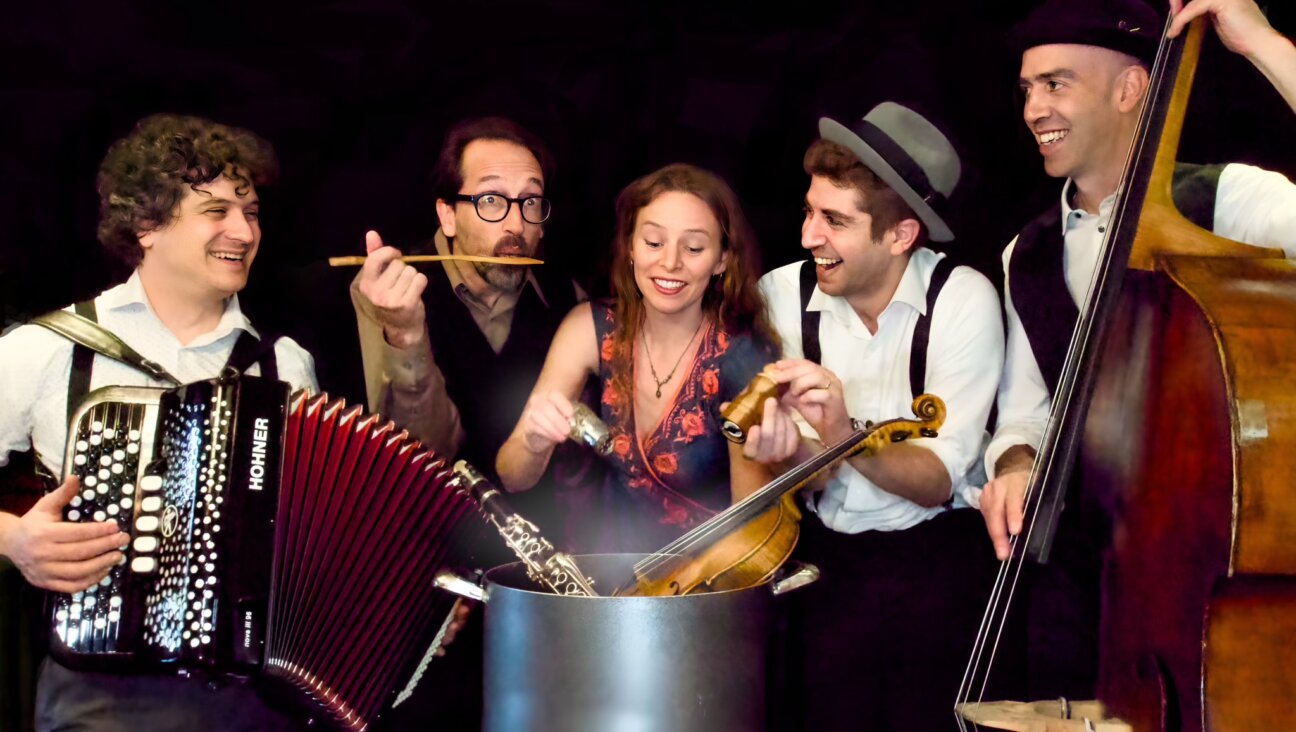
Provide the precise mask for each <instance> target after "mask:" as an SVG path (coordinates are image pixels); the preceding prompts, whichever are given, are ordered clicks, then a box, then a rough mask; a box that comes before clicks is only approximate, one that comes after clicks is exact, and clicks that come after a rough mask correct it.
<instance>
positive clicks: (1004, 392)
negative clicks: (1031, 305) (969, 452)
mask: <svg viewBox="0 0 1296 732" xmlns="http://www.w3.org/2000/svg"><path fill="white" fill-rule="evenodd" d="M1016 243H1017V240H1016V239H1014V240H1013V242H1012V243H1011V244H1009V245H1008V248H1007V249H1005V250H1004V254H1003V261H1004V310H1005V311H1007V314H1008V340H1007V346H1006V350H1005V353H1004V369H1003V376H1002V377H1001V378H1000V380H999V394H998V405H999V419H998V422H997V424H996V426H995V432H994V437H993V438H992V439H991V440H990V444H989V446H987V447H986V454H985V468H986V475H987V476H989V477H990V478H994V477H995V469H994V468H995V463H996V462H997V461H998V460H999V457H1000V456H1001V455H1003V454H1004V452H1005V451H1007V450H1008V448H1010V447H1013V446H1014V445H1027V446H1030V447H1032V448H1035V449H1039V445H1040V441H1041V440H1043V439H1044V428H1045V426H1046V425H1047V424H1048V416H1049V403H1050V398H1049V391H1048V386H1047V385H1046V384H1045V383H1044V375H1043V374H1042V373H1041V372H1040V368H1039V363H1037V362H1036V361H1035V354H1034V352H1033V351H1031V347H1030V341H1029V340H1028V339H1027V337H1026V330H1025V329H1024V328H1023V327H1022V323H1021V318H1020V317H1019V316H1018V315H1017V310H1016V308H1014V307H1013V304H1012V290H1011V288H1012V283H1011V282H1010V281H1009V279H1008V261H1009V259H1010V258H1011V257H1012V252H1013V248H1014V246H1015V245H1016Z"/></svg>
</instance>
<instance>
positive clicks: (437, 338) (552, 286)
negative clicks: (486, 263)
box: [423, 267, 576, 475]
mask: <svg viewBox="0 0 1296 732" xmlns="http://www.w3.org/2000/svg"><path fill="white" fill-rule="evenodd" d="M532 272H533V273H535V276H536V281H537V282H539V283H540V289H541V291H542V292H543V293H544V296H545V300H547V301H548V303H549V304H548V305H545V300H541V299H540V296H539V295H537V294H536V290H535V288H534V287H531V286H529V285H523V287H522V294H521V296H520V297H519V298H518V302H517V307H516V309H515V310H514V311H513V325H512V327H511V328H510V329H509V337H508V340H507V341H505V342H504V347H503V348H502V349H500V352H499V353H498V354H496V353H495V350H494V349H493V348H491V345H490V343H489V342H488V341H487V340H486V336H485V335H483V334H482V332H481V329H480V328H478V327H477V323H476V321H474V320H473V317H472V313H470V312H469V311H468V307H467V306H466V305H464V303H463V302H462V301H461V300H460V299H459V297H458V296H457V295H456V294H455V293H454V290H453V289H452V288H451V286H450V278H449V277H447V276H446V273H445V268H443V267H433V268H429V269H428V270H427V275H428V286H427V289H426V290H424V291H423V303H424V306H425V308H426V311H427V323H428V336H429V338H430V339H431V341H432V354H433V358H434V359H435V360H436V363H437V366H438V367H440V369H441V372H442V374H444V375H445V380H446V391H447V393H449V395H450V398H451V399H452V400H453V401H454V403H455V406H456V407H458V409H459V419H460V423H461V424H462V425H463V429H464V433H465V435H466V437H465V440H464V444H463V447H462V448H461V449H460V451H459V457H462V458H464V459H465V460H467V461H468V462H470V463H472V464H473V466H474V467H476V468H477V469H478V470H481V471H482V472H483V473H484V474H486V475H493V474H494V472H495V453H497V452H499V448H500V445H503V444H504V441H505V440H506V439H508V436H509V434H510V433H511V432H512V431H513V427H514V426H515V425H516V424H517V421H518V417H520V416H521V414H522V408H523V407H524V406H526V402H527V398H528V397H530V396H531V390H532V389H533V388H534V387H535V383H536V380H537V379H538V378H539V376H540V368H541V367H542V366H544V360H545V356H546V355H547V354H548V353H549V344H550V343H551V342H552V341H553V336H554V333H555V332H556V331H557V330H558V325H559V324H560V323H562V320H563V318H564V317H566V315H567V312H568V311H570V310H571V309H572V308H573V307H574V306H575V305H576V293H575V288H574V287H573V286H572V283H571V281H570V280H564V279H562V278H557V277H550V276H548V275H546V274H545V273H543V272H542V268H537V269H533V270H532Z"/></svg>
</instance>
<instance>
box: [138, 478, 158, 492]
mask: <svg viewBox="0 0 1296 732" xmlns="http://www.w3.org/2000/svg"><path fill="white" fill-rule="evenodd" d="M161 487H162V476H160V475H146V476H144V478H143V480H141V481H140V488H143V489H144V490H146V491H156V490H158V489H159V488H161Z"/></svg>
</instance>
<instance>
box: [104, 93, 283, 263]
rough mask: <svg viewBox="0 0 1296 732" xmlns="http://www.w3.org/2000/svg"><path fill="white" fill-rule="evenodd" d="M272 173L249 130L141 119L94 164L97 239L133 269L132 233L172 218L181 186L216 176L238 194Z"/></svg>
mask: <svg viewBox="0 0 1296 732" xmlns="http://www.w3.org/2000/svg"><path fill="white" fill-rule="evenodd" d="M278 174H279V163H278V161H277V160H276V159H275V154H274V150H273V148H271V147H270V143H268V142H266V141H265V140H263V139H261V138H260V137H258V136H257V135H255V134H253V133H252V132H249V131H247V130H244V129H241V128H238V127H229V126H226V125H222V124H218V123H216V122H212V121H210V120H206V119H203V118H201V117H188V116H181V115H176V114H155V115H151V116H149V117H145V118H144V119H142V120H140V121H139V122H138V123H136V125H135V129H134V130H133V131H132V132H131V133H130V134H129V135H127V136H126V137H123V138H122V139H120V140H118V141H117V142H114V143H113V144H112V147H110V148H108V154H107V155H106V156H104V160H103V163H101V164H100V165H99V178H98V189H99V241H100V243H102V244H103V246H104V248H106V249H107V250H108V251H109V252H111V253H112V254H113V255H114V256H116V257H118V258H120V259H121V260H123V261H125V262H126V264H128V265H130V266H131V267H135V266H137V265H139V263H140V262H141V261H142V260H143V258H144V250H143V249H142V248H140V244H139V235H140V234H142V233H145V232H149V231H156V230H157V229H161V228H164V227H165V226H167V225H168V224H170V223H171V221H172V220H174V219H175V216H176V214H177V213H178V208H179V204H180V201H181V200H182V199H183V198H184V196H185V191H184V188H185V187H186V186H187V187H189V188H191V189H192V188H196V187H197V186H200V185H203V184H205V183H210V182H212V181H213V180H216V178H218V177H220V176H221V175H224V176H225V177H227V178H229V179H230V180H232V181H233V182H234V183H235V190H236V191H237V192H238V194H239V195H240V196H241V195H244V194H245V193H246V192H247V191H248V189H249V188H250V187H251V186H253V185H258V186H259V185H263V184H265V183H270V182H271V181H273V180H274V178H275V177H276V176H277V175H278Z"/></svg>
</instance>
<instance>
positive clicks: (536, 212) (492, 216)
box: [454, 193, 553, 224]
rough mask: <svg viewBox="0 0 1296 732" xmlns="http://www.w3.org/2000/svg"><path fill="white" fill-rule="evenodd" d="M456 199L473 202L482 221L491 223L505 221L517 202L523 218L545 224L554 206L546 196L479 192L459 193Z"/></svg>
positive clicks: (533, 222)
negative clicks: (474, 193) (471, 193)
mask: <svg viewBox="0 0 1296 732" xmlns="http://www.w3.org/2000/svg"><path fill="white" fill-rule="evenodd" d="M454 200H456V201H466V202H470V203H472V205H473V208H475V209H477V216H478V217H479V218H480V219H481V220H482V221H489V222H491V223H495V222H496V221H503V220H504V217H505V216H508V214H509V209H510V208H512V207H513V204H515V203H516V204H517V205H518V210H520V211H521V212H522V219H523V220H524V221H527V222H528V223H532V224H543V223H544V222H545V221H547V220H548V219H549V212H550V210H551V209H552V208H553V207H552V206H551V205H550V204H549V199H547V198H545V197H544V196H523V197H521V198H509V197H508V196H506V195H504V194H502V193H478V194H477V195H475V196H469V195H466V194H463V193H459V194H456V195H455V197H454Z"/></svg>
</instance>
